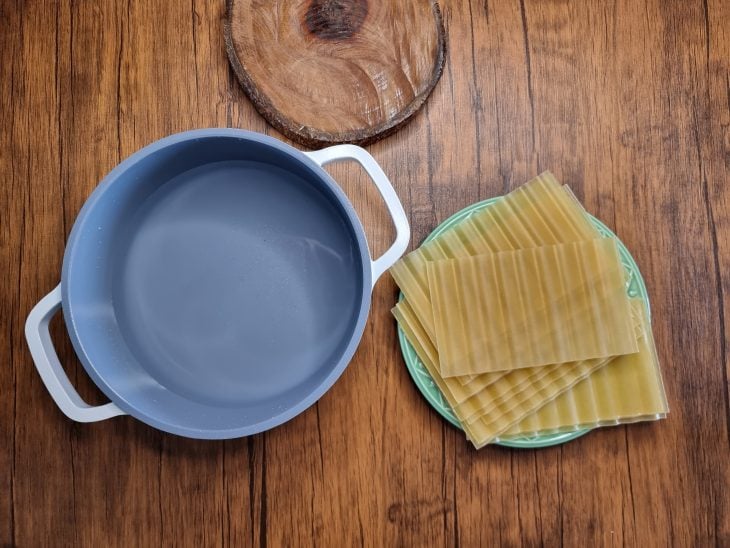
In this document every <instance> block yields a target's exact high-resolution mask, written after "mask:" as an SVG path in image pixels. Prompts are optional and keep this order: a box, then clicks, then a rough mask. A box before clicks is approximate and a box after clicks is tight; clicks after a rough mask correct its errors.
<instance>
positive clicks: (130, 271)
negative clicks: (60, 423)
mask: <svg viewBox="0 0 730 548" xmlns="http://www.w3.org/2000/svg"><path fill="white" fill-rule="evenodd" d="M79 223H80V225H79V226H78V227H76V226H75V227H74V234H73V235H72V239H71V242H70V244H69V248H68V251H67V257H66V258H65V264H64V288H65V290H66V291H65V292H64V313H65V315H66V316H67V325H69V330H70V331H71V332H72V340H74V344H75V346H76V347H77V351H79V354H80V355H81V357H82V361H84V364H85V366H86V367H87V370H89V372H90V374H91V375H92V377H94V380H96V381H97V382H98V383H99V384H100V386H101V387H102V389H104V391H105V392H107V394H108V395H109V396H110V397H112V399H114V400H115V401H117V403H122V402H123V405H122V407H123V408H125V407H126V409H125V410H127V411H129V412H130V413H132V414H134V415H137V416H138V418H141V419H142V420H146V421H147V422H150V423H151V424H153V425H155V426H157V427H160V428H163V429H165V430H169V431H173V432H176V433H182V434H185V435H196V436H197V437H228V436H227V435H224V434H221V432H225V431H229V433H230V431H231V430H238V432H237V433H238V434H245V433H252V432H253V431H256V430H258V429H264V428H263V427H264V426H266V425H265V423H266V422H267V421H275V420H276V417H278V416H280V415H282V414H286V413H287V412H289V414H291V413H290V411H291V410H292V409H294V408H296V407H297V406H302V405H304V404H305V403H306V404H309V403H311V402H307V401H306V400H307V399H308V398H309V399H312V398H311V396H312V395H313V394H314V393H316V392H317V390H318V389H319V388H320V387H322V386H323V385H324V384H328V383H329V384H331V382H334V379H332V377H335V378H336V376H338V375H339V373H340V372H341V370H342V368H344V364H343V363H342V361H343V359H344V360H349V357H350V356H351V354H352V352H353V351H354V347H353V346H352V343H353V339H354V343H355V344H356V343H357V339H359V336H360V333H361V330H362V324H363V323H364V316H365V315H366V314H367V307H368V306H369V288H367V289H366V288H365V280H364V269H363V264H364V259H365V257H367V255H366V254H367V249H366V248H365V249H363V247H364V245H363V244H364V240H363V238H362V234H361V231H360V230H359V229H358V228H357V226H358V225H357V224H356V221H354V220H353V218H352V212H351V208H350V207H349V205H348V204H346V203H345V204H343V203H342V202H341V200H340V197H338V196H337V195H336V193H335V192H333V190H332V188H331V186H330V185H329V183H327V181H326V179H325V178H323V177H322V174H321V173H318V170H316V169H313V168H311V167H309V166H307V165H306V164H304V163H302V162H301V161H300V160H299V159H298V158H297V157H296V156H294V155H292V154H291V153H289V152H287V151H286V150H285V149H279V148H275V147H272V146H270V145H268V144H267V143H261V142H257V141H249V140H245V139H244V140H242V139H231V138H226V137H209V138H202V139H197V140H194V141H183V142H179V143H176V144H172V145H170V146H167V147H163V148H161V149H160V150H158V151H156V152H153V153H151V154H148V155H146V156H145V157H144V158H142V159H140V160H139V161H137V162H135V163H132V165H130V166H129V168H128V169H126V170H122V172H121V173H118V174H117V175H116V177H115V180H114V181H112V182H111V184H107V185H106V186H105V187H104V188H103V189H102V191H101V192H100V195H99V196H96V195H95V196H93V197H92V202H91V204H90V206H88V207H86V208H85V209H84V211H83V212H82V214H81V215H80V217H79V220H78V221H77V224H79ZM367 266H368V268H369V264H368V265H367ZM119 399H120V400H121V402H120V401H118V400H119ZM304 406H305V407H306V405H304ZM295 410H296V409H295ZM257 425H258V426H257ZM259 427H260V428H259Z"/></svg>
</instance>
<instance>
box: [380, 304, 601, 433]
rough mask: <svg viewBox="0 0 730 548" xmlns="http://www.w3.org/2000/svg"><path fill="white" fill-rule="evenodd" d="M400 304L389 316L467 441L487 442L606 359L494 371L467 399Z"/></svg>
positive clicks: (586, 374)
mask: <svg viewBox="0 0 730 548" xmlns="http://www.w3.org/2000/svg"><path fill="white" fill-rule="evenodd" d="M402 304H403V303H399V304H398V305H396V307H395V308H394V309H393V315H394V316H395V318H396V320H397V321H398V323H399V325H400V326H401V328H402V329H403V332H404V333H405V334H406V338H407V339H408V341H409V342H410V343H411V346H412V347H413V348H414V350H415V351H416V354H418V357H419V358H420V360H421V363H423V365H424V367H425V368H426V369H427V370H428V372H429V374H430V376H431V378H432V380H433V381H434V382H435V383H436V386H438V388H439V390H440V391H441V393H442V394H443V396H444V397H445V398H446V400H447V401H448V403H449V405H450V406H451V407H452V409H453V411H454V413H455V414H456V416H457V418H458V419H459V422H460V423H461V425H462V427H463V428H464V430H465V431H466V432H467V434H468V435H469V439H471V440H486V441H483V443H488V441H491V439H493V438H494V437H495V436H497V435H498V434H499V433H500V432H501V431H503V430H505V429H506V428H508V427H510V426H512V425H513V424H515V423H516V422H517V421H519V420H520V419H521V418H523V417H525V416H527V415H529V414H530V413H532V412H534V411H535V410H536V409H538V408H539V407H541V406H542V405H544V404H545V402H547V401H550V400H551V399H553V398H555V397H557V396H558V395H559V394H560V393H561V391H563V390H565V389H566V387H570V386H572V385H574V384H575V383H576V382H578V381H580V380H582V379H584V378H586V377H587V376H588V375H590V374H591V373H592V372H593V371H595V370H596V369H597V368H599V367H601V366H603V365H605V364H607V363H608V362H609V361H610V358H607V359H598V360H587V361H582V362H577V363H572V364H558V365H556V366H548V367H543V368H539V369H543V370H546V373H545V374H535V373H536V370H537V369H538V368H535V369H533V370H532V371H530V370H529V369H521V370H516V371H510V372H507V373H498V374H497V375H498V378H497V380H496V381H494V382H493V383H491V384H489V385H488V386H487V387H486V388H484V389H482V390H480V391H479V392H477V393H476V394H474V395H472V396H470V397H468V398H463V395H461V396H462V397H461V398H459V397H458V396H457V394H459V391H460V390H464V388H465V387H464V386H462V385H460V384H459V383H457V382H455V381H454V379H444V378H443V377H441V375H440V373H439V371H438V352H437V351H436V349H435V348H434V347H433V345H432V344H431V342H430V341H429V340H428V339H427V338H423V337H421V336H418V335H417V334H416V333H414V332H413V331H411V329H410V326H409V324H408V323H407V321H406V318H407V317H408V315H409V314H411V312H410V311H409V310H408V309H407V307H403V306H401V305H402ZM530 373H532V374H530ZM457 399H461V402H459V401H457Z"/></svg>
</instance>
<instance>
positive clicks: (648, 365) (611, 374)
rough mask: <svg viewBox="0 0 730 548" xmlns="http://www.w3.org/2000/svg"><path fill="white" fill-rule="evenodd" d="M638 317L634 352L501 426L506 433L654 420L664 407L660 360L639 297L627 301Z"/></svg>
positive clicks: (574, 428)
mask: <svg viewBox="0 0 730 548" xmlns="http://www.w3.org/2000/svg"><path fill="white" fill-rule="evenodd" d="M632 308H633V311H634V314H635V315H637V316H638V317H639V318H640V321H641V323H640V329H641V331H640V333H641V337H640V339H639V352H638V353H636V354H629V355H626V356H619V357H617V358H616V359H614V360H612V361H611V363H609V364H608V365H606V366H605V367H602V368H600V369H599V370H597V371H595V372H594V373H592V374H591V375H589V376H588V377H587V378H586V379H585V380H582V381H581V382H579V383H578V384H576V385H575V386H574V387H573V389H572V390H569V391H567V392H565V393H563V394H562V395H560V396H558V397H557V398H555V399H554V400H552V401H551V402H549V403H547V404H545V405H544V406H543V407H541V408H540V409H538V410H537V411H536V412H535V413H533V414H531V415H528V416H527V417H525V418H524V419H522V420H521V421H520V422H519V423H518V424H517V425H515V426H514V427H512V428H510V429H509V430H507V431H506V432H505V434H504V435H505V436H517V435H523V436H524V435H527V434H535V433H537V432H540V433H556V432H566V431H573V430H577V429H581V428H590V427H596V426H606V425H614V424H623V423H628V422H636V421H639V420H642V421H643V420H653V419H659V418H663V417H665V416H666V414H667V413H668V412H669V406H668V404H667V397H666V394H665V391H664V383H663V382H662V375H661V371H660V369H659V360H658V358H657V354H656V347H655V345H654V337H653V336H652V333H651V324H650V322H649V318H648V314H647V312H646V309H645V307H644V303H643V302H642V301H640V300H638V299H634V300H633V301H632Z"/></svg>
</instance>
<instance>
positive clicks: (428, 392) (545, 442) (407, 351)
mask: <svg viewBox="0 0 730 548" xmlns="http://www.w3.org/2000/svg"><path fill="white" fill-rule="evenodd" d="M499 199H500V198H499V197H497V198H490V199H488V200H484V201H483V202H478V203H476V204H472V205H470V206H469V207H467V208H465V209H462V210H461V211H459V212H457V213H455V214H454V215H452V216H451V217H449V218H448V219H446V220H445V221H444V222H443V223H441V224H440V225H439V226H437V227H436V229H435V230H434V231H433V232H432V233H431V234H429V236H428V238H426V239H425V241H424V243H426V242H429V241H431V240H433V239H434V238H435V237H436V236H438V235H440V234H442V233H443V232H445V231H447V230H448V229H450V228H452V227H453V226H454V225H456V224H457V223H459V222H461V221H463V220H464V219H466V218H468V217H469V216H471V215H472V214H473V213H474V212H475V211H479V210H480V209H482V208H484V207H489V206H490V205H491V204H493V203H494V202H496V201H497V200H499ZM589 217H590V220H591V222H593V224H594V225H595V226H596V228H597V229H598V231H599V232H600V233H601V234H603V235H604V236H610V237H611V238H615V239H616V243H617V244H618V249H619V253H620V255H621V262H622V263H623V265H624V268H626V272H627V273H628V281H627V283H626V292H627V293H628V294H629V297H639V298H641V299H642V300H643V301H644V303H645V304H646V309H647V312H650V310H649V297H648V295H647V293H646V286H645V285H644V279H643V278H642V277H641V273H640V272H639V267H638V266H636V262H635V261H634V259H633V257H631V254H630V253H629V251H628V250H627V249H626V246H625V245H624V244H623V243H622V242H621V240H619V239H618V237H617V236H616V235H615V234H614V233H613V232H611V230H609V228H608V227H607V226H606V225H604V224H603V223H602V222H601V221H599V220H598V219H596V218H595V217H593V216H591V215H589ZM400 299H403V294H402V293H401V294H400ZM398 339H399V340H400V347H401V351H402V352H403V358H404V359H405V362H406V366H407V367H408V372H409V373H410V374H411V377H412V378H413V382H415V383H416V386H417V387H418V389H419V390H420V391H421V394H423V396H424V397H425V398H426V400H427V401H428V403H430V404H431V407H433V408H434V409H435V410H436V411H438V412H439V413H440V414H441V416H442V417H444V418H445V419H446V420H447V421H449V422H450V423H451V424H453V425H454V426H456V427H457V428H459V429H461V426H460V425H459V421H458V420H457V419H456V416H455V415H454V412H453V411H452V410H451V406H450V405H449V403H448V402H447V401H446V398H444V396H443V394H441V391H440V390H439V389H438V387H437V386H436V383H434V382H433V379H431V375H429V373H428V370H427V369H426V368H425V367H424V365H423V364H422V363H421V360H420V359H419V358H418V355H417V354H416V351H415V350H414V349H413V347H412V346H411V344H410V343H409V342H408V339H407V338H406V335H405V333H404V332H403V330H402V329H401V328H400V327H398ZM588 432H590V429H588V430H576V431H575V432H566V433H560V434H549V435H544V436H527V437H519V438H518V437H515V438H512V439H509V440H502V441H500V442H498V443H497V445H502V446H504V447H517V448H523V449H535V448H538V447H550V446H551V445H558V444H561V443H565V442H566V441H570V440H574V439H575V438H578V437H580V436H582V435H584V434H586V433H588Z"/></svg>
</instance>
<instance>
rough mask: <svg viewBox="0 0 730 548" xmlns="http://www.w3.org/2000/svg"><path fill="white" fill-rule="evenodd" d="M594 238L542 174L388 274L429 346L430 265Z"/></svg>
mask: <svg viewBox="0 0 730 548" xmlns="http://www.w3.org/2000/svg"><path fill="white" fill-rule="evenodd" d="M598 237H600V234H599V233H598V231H597V230H596V228H595V227H594V226H593V225H592V224H591V222H590V221H589V220H588V218H587V216H586V215H585V211H584V210H583V208H582V207H581V206H580V204H579V203H578V202H577V200H575V199H574V197H573V196H572V193H570V191H569V190H566V189H565V188H563V187H561V185H560V183H558V182H557V180H556V179H555V177H554V176H553V175H552V174H551V173H549V172H545V173H543V174H542V175H539V176H538V177H536V178H534V179H532V180H531V181H529V182H528V183H526V184H524V185H522V186H521V187H519V188H517V189H516V190H514V191H513V192H511V193H509V194H507V195H506V196H504V197H503V198H502V199H501V200H499V201H498V202H496V203H494V204H492V205H490V206H488V207H485V208H483V209H480V210H478V211H476V212H474V213H473V214H472V215H471V216H470V217H468V218H467V219H465V220H464V221H462V222H460V223H459V224H458V225H456V226H455V227H453V228H451V229H450V230H448V231H446V232H445V233H443V234H441V235H440V236H438V237H437V238H435V239H434V240H432V241H430V242H428V243H426V244H424V245H422V246H421V247H420V248H418V249H417V250H415V251H413V252H411V253H409V254H408V255H406V256H405V257H404V258H403V259H401V260H400V261H398V262H397V263H396V264H395V265H394V266H393V267H392V268H391V269H390V273H391V275H392V276H393V278H394V279H395V281H396V283H397V284H398V286H399V287H400V289H401V291H403V294H404V295H405V296H406V300H407V301H408V302H409V303H410V304H411V306H412V307H413V309H414V310H415V312H416V314H417V315H418V318H419V319H420V321H421V323H422V324H423V327H424V329H425V331H426V333H427V334H428V336H429V337H430V338H431V340H432V341H433V338H434V326H433V315H432V312H431V299H430V296H429V289H428V276H427V272H426V265H427V264H428V263H429V262H430V261H434V260H441V259H452V258H459V257H470V256H473V255H480V254H485V253H495V252H498V251H510V250H515V249H524V248H529V247H537V246H542V245H552V244H559V243H565V242H575V241H582V240H588V239H592V238H598Z"/></svg>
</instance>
